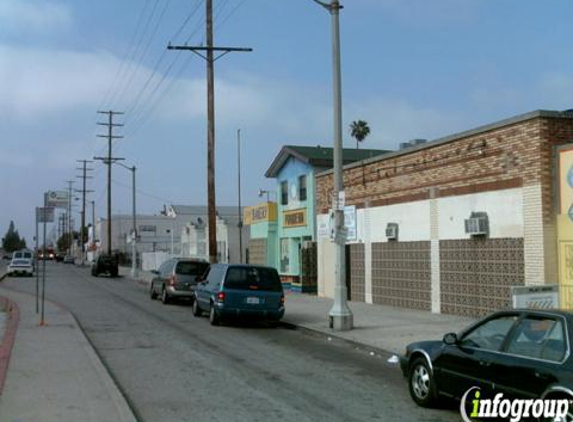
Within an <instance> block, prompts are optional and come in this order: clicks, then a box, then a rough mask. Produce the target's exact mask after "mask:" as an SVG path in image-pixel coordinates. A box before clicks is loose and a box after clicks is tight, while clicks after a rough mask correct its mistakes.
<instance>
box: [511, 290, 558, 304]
mask: <svg viewBox="0 0 573 422" xmlns="http://www.w3.org/2000/svg"><path fill="white" fill-rule="evenodd" d="M511 296H512V299H513V307H514V308H529V309H557V308H559V286H558V285H556V284H549V285H547V284H546V285H543V286H518V287H512V288H511Z"/></svg>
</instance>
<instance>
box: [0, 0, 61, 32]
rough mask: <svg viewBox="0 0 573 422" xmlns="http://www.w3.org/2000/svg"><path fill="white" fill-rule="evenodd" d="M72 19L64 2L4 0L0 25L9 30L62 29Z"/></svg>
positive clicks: (0, 3)
mask: <svg viewBox="0 0 573 422" xmlns="http://www.w3.org/2000/svg"><path fill="white" fill-rule="evenodd" d="M71 21H72V15H71V12H70V10H69V8H68V7H66V6H65V5H64V4H61V3H56V2H51V1H44V0H41V1H39V0H2V1H1V2H0V26H2V27H4V28H5V29H8V30H22V29H25V30H27V31H30V30H33V31H46V30H51V29H61V28H62V27H66V26H68V25H69V24H70V23H71Z"/></svg>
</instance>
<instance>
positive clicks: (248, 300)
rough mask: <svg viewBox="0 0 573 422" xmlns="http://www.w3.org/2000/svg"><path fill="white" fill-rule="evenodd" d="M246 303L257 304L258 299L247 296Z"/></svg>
mask: <svg viewBox="0 0 573 422" xmlns="http://www.w3.org/2000/svg"><path fill="white" fill-rule="evenodd" d="M247 303H248V304H249V305H258V304H259V303H260V300H259V298H258V297H248V298H247Z"/></svg>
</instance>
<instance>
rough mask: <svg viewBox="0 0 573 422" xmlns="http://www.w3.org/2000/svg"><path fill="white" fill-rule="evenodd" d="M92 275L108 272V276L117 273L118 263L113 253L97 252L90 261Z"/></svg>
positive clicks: (114, 275) (115, 275) (113, 275)
mask: <svg viewBox="0 0 573 422" xmlns="http://www.w3.org/2000/svg"><path fill="white" fill-rule="evenodd" d="M91 271H92V275H93V276H94V277H97V276H99V275H100V274H109V275H110V277H117V275H118V273H119V264H118V262H117V257H116V256H115V255H113V254H112V255H109V254H104V253H102V254H99V255H98V257H97V258H96V259H95V260H94V261H93V262H92V270H91Z"/></svg>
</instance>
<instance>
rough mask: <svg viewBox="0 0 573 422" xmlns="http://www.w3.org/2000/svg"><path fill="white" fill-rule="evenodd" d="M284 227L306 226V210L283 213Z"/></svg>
mask: <svg viewBox="0 0 573 422" xmlns="http://www.w3.org/2000/svg"><path fill="white" fill-rule="evenodd" d="M283 226H284V227H301V226H306V208H300V209H298V210H291V211H284V212H283Z"/></svg>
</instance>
